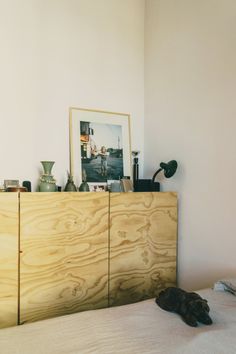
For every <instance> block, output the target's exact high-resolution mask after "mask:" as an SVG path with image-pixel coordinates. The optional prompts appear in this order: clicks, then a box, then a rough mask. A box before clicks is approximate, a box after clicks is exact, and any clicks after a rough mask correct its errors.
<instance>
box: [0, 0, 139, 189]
mask: <svg viewBox="0 0 236 354" xmlns="http://www.w3.org/2000/svg"><path fill="white" fill-rule="evenodd" d="M143 15H144V1H143V0H22V1H19V0H8V1H3V0H0V43H1V56H0V97H1V104H0V148H1V153H0V170H1V172H0V184H2V183H3V180H4V179H20V181H21V182H22V181H23V180H26V179H27V180H28V179H29V180H31V181H32V182H33V186H34V189H35V188H36V187H37V184H38V177H39V175H40V172H41V165H40V161H41V160H55V162H56V163H55V166H54V168H53V171H52V172H53V174H54V176H55V178H56V179H57V184H61V185H64V184H65V182H66V171H67V170H68V168H69V132H68V126H69V125H68V118H69V117H68V116H69V107H70V106H74V107H76V106H77V107H83V108H93V109H102V110H108V111H113V112H123V113H130V114H131V128H132V131H131V133H132V137H131V138H132V147H133V149H139V150H141V151H142V152H143V149H144V148H143V134H141V135H140V131H141V132H143V120H144V114H143V113H144V103H143V91H144V76H143V75H144V73H143V69H144V50H143V47H144V38H143V37H144V16H143Z"/></svg>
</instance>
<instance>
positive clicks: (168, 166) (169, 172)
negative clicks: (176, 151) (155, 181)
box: [160, 160, 178, 178]
mask: <svg viewBox="0 0 236 354" xmlns="http://www.w3.org/2000/svg"><path fill="white" fill-rule="evenodd" d="M160 167H161V168H162V169H163V170H164V175H165V177H166V178H170V177H172V176H173V175H174V174H175V172H176V170H177V167H178V164H177V161H175V160H171V161H169V162H168V163H164V162H161V163H160Z"/></svg>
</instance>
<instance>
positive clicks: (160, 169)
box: [152, 168, 163, 183]
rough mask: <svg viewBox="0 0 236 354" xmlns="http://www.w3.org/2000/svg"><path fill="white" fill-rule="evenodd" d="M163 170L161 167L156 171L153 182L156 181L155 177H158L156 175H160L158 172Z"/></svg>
mask: <svg viewBox="0 0 236 354" xmlns="http://www.w3.org/2000/svg"><path fill="white" fill-rule="evenodd" d="M162 170H163V168H159V170H157V171H156V172H155V173H154V175H153V177H152V183H154V182H155V178H156V176H157V175H158V173H159V172H161V171H162Z"/></svg>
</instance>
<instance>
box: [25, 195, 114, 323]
mask: <svg viewBox="0 0 236 354" xmlns="http://www.w3.org/2000/svg"><path fill="white" fill-rule="evenodd" d="M108 200H109V199H108V193H106V192H104V193H91V192H90V193H86V192H83V193H76V192H62V193H22V194H21V197H20V217H21V224H20V323H25V322H29V321H35V320H40V319H45V318H49V317H54V316H59V315H65V314H69V313H73V312H77V311H82V310H89V309H97V308H101V307H106V306H107V305H108Z"/></svg>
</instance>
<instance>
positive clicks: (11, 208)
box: [0, 193, 18, 328]
mask: <svg viewBox="0 0 236 354" xmlns="http://www.w3.org/2000/svg"><path fill="white" fill-rule="evenodd" d="M17 314H18V193H1V194H0V328H4V327H10V326H15V325H16V324H17Z"/></svg>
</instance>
